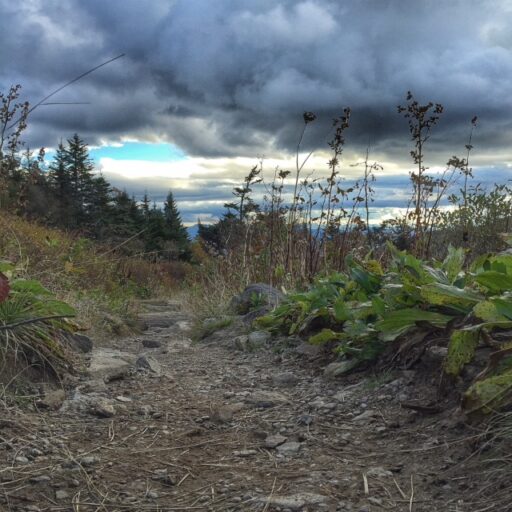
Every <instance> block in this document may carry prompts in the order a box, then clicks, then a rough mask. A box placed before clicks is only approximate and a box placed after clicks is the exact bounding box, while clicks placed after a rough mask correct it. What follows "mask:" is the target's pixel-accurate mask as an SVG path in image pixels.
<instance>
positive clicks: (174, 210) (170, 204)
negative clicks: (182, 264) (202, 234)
mask: <svg viewBox="0 0 512 512" xmlns="http://www.w3.org/2000/svg"><path fill="white" fill-rule="evenodd" d="M164 218H165V239H166V240H167V241H168V242H171V243H172V244H170V245H171V247H174V248H175V249H176V250H177V256H178V258H180V259H186V260H188V259H190V240H189V238H188V233H187V230H186V228H185V226H184V225H183V222H182V220H181V215H180V212H179V210H178V207H177V205H176V202H175V200H174V197H173V194H172V192H171V191H169V193H168V194H167V198H166V200H165V203H164Z"/></svg>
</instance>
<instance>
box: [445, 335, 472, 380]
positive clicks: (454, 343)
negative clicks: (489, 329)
mask: <svg viewBox="0 0 512 512" xmlns="http://www.w3.org/2000/svg"><path fill="white" fill-rule="evenodd" d="M480 331H481V326H476V327H470V328H467V329H457V330H455V331H453V333H452V335H451V336H450V343H449V345H448V355H447V356H446V360H445V362H444V369H445V371H446V373H448V374H450V375H453V376H457V375H458V374H459V373H460V371H461V370H462V368H463V367H464V365H465V364H467V363H469V362H470V361H471V360H472V359H473V356H474V355H475V350H476V347H477V346H478V341H479V340H480Z"/></svg>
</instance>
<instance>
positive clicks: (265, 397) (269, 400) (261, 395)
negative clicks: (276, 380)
mask: <svg viewBox="0 0 512 512" xmlns="http://www.w3.org/2000/svg"><path fill="white" fill-rule="evenodd" d="M246 401H247V402H248V403H250V404H251V405H253V406H254V407H261V408H267V407H274V406H276V405H279V404H284V403H287V402H288V397H287V396H286V395H284V394H282V393H279V392H277V391H262V390H259V391H254V393H251V394H250V395H249V396H248V397H247V398H246Z"/></svg>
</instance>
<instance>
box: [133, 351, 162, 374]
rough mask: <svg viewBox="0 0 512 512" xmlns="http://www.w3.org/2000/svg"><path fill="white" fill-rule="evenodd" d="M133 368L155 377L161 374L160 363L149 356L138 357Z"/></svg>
mask: <svg viewBox="0 0 512 512" xmlns="http://www.w3.org/2000/svg"><path fill="white" fill-rule="evenodd" d="M135 366H136V367H137V369H140V370H147V371H149V372H151V373H154V374H156V375H161V374H162V367H161V366H160V363H159V362H158V361H157V360H156V359H155V358H154V357H153V356H149V355H142V356H140V357H139V358H138V359H137V362H136V363H135Z"/></svg>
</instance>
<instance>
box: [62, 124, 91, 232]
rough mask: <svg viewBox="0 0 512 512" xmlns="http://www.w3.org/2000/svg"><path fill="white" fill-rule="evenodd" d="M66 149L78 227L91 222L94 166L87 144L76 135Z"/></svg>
mask: <svg viewBox="0 0 512 512" xmlns="http://www.w3.org/2000/svg"><path fill="white" fill-rule="evenodd" d="M67 142H68V145H67V148H66V149H65V166H66V170H67V172H68V173H69V175H70V177H71V198H72V202H73V210H74V214H75V220H76V223H77V225H78V226H80V225H83V224H87V223H88V222H90V220H91V219H90V203H91V201H92V198H93V194H94V187H93V183H92V180H93V175H92V172H93V170H94V165H93V163H92V160H91V159H90V157H89V150H88V147H87V144H86V143H85V142H84V141H83V140H82V139H81V138H80V137H79V136H78V134H76V133H75V134H74V135H73V137H71V139H68V141H67Z"/></svg>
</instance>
